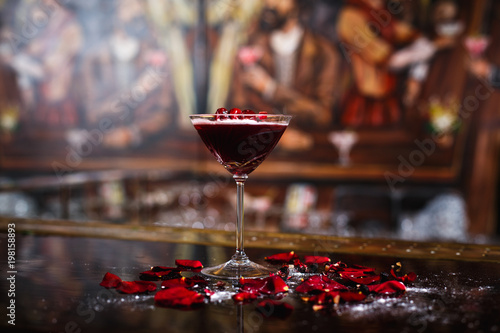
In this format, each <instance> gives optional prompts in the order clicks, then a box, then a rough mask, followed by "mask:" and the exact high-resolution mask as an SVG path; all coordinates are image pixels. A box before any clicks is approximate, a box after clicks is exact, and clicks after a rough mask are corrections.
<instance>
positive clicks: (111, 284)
mask: <svg viewBox="0 0 500 333" xmlns="http://www.w3.org/2000/svg"><path fill="white" fill-rule="evenodd" d="M121 283H122V279H121V278H120V277H119V276H117V275H115V274H112V273H110V272H107V273H106V274H104V277H103V278H102V281H101V283H99V285H100V286H103V287H106V288H116V287H118V286H119V285H120V284H121Z"/></svg>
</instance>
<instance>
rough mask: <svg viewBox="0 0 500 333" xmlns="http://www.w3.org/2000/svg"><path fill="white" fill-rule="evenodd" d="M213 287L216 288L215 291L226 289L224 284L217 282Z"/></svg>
mask: <svg viewBox="0 0 500 333" xmlns="http://www.w3.org/2000/svg"><path fill="white" fill-rule="evenodd" d="M215 287H217V289H219V290H224V289H225V288H226V282H224V281H217V283H216V284H215Z"/></svg>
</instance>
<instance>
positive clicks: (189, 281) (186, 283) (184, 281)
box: [161, 275, 208, 289]
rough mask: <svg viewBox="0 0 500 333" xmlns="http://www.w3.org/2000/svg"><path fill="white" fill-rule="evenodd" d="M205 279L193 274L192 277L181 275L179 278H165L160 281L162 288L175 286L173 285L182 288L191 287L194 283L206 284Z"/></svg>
mask: <svg viewBox="0 0 500 333" xmlns="http://www.w3.org/2000/svg"><path fill="white" fill-rule="evenodd" d="M207 284H208V283H207V281H206V280H205V279H204V278H202V277H201V276H198V275H196V276H193V277H192V278H186V277H181V278H179V279H170V280H165V281H163V282H162V283H161V287H162V288H165V289H167V288H175V287H184V288H192V287H194V286H196V285H198V286H206V285H207Z"/></svg>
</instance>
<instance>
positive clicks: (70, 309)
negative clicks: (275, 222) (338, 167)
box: [0, 231, 500, 333]
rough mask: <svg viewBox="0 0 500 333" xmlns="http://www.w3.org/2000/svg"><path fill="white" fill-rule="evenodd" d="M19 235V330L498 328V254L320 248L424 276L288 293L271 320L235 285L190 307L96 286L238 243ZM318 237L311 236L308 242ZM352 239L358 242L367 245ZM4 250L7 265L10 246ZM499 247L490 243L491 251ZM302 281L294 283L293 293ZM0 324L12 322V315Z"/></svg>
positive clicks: (210, 255) (219, 256) (222, 253)
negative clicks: (239, 298) (285, 306)
mask: <svg viewBox="0 0 500 333" xmlns="http://www.w3.org/2000/svg"><path fill="white" fill-rule="evenodd" d="M191 232H192V231H191ZM173 237H174V238H177V239H178V240H180V239H182V237H183V234H182V232H181V231H178V232H177V233H175V232H174V235H173ZM6 238H7V237H6V234H0V240H1V243H3V244H5V241H6ZM284 240H285V241H286V238H284ZM16 241H17V243H16V244H17V249H18V254H17V258H16V259H17V265H18V267H17V270H18V274H17V277H16V279H17V280H16V285H17V290H16V305H17V307H16V328H17V329H20V330H23V331H40V332H45V331H50V332H67V331H69V332H80V330H81V332H85V331H88V332H132V331H133V332H151V331H158V330H162V331H167V332H183V333H186V332H187V333H189V332H228V333H229V332H231V333H233V332H273V333H275V332H285V331H286V332H304V331H309V332H310V331H325V330H326V331H329V330H331V329H332V327H335V330H336V331H340V332H342V331H354V330H355V331H359V332H380V331H389V332H390V331H398V332H403V331H408V332H412V331H421V330H422V331H423V330H425V331H456V330H459V331H464V330H465V331H467V330H470V331H478V330H483V331H484V332H487V331H494V330H495V329H499V328H500V319H499V318H498V315H497V314H498V313H499V311H500V304H499V303H498V297H500V267H499V264H500V260H493V261H489V262H487V261H464V260H450V259H441V260H435V259H431V258H429V256H427V257H425V256H421V257H413V258H411V257H405V256H404V255H402V256H399V255H398V256H379V255H377V253H376V252H374V251H371V253H364V254H360V253H357V254H356V253H352V254H350V253H341V252H335V251H326V250H325V251H317V252H316V254H325V255H328V256H330V257H331V258H332V260H333V261H338V260H342V261H344V262H349V263H356V264H362V265H367V266H370V267H374V268H376V270H377V271H379V272H380V271H386V270H387V269H388V267H390V265H391V264H394V263H395V261H396V260H399V261H401V262H402V264H403V265H404V266H405V267H406V269H407V270H408V271H414V272H416V273H417V274H418V279H417V281H416V282H415V283H414V284H413V285H412V286H410V287H409V288H408V290H407V292H406V293H405V294H404V295H402V296H401V297H399V298H386V297H381V298H376V299H374V300H373V301H372V302H361V303H352V304H349V303H345V304H339V305H338V306H335V307H332V308H331V309H329V310H328V311H314V310H313V308H312V307H311V305H310V304H308V303H306V302H304V301H303V300H302V299H301V298H300V297H299V295H297V294H295V293H294V292H293V291H291V292H289V293H288V294H286V295H285V297H284V298H283V299H282V300H281V301H283V302H287V303H289V304H290V305H292V306H293V308H294V310H293V312H292V314H291V316H290V317H288V318H286V319H279V318H267V317H266V316H264V315H263V314H262V313H261V312H259V311H257V310H256V304H255V303H251V304H247V305H236V304H235V303H234V302H233V301H232V299H231V295H232V294H233V293H234V292H235V290H236V287H235V286H231V285H228V286H227V287H226V288H225V289H224V292H221V293H218V294H217V296H216V297H213V298H212V299H211V301H210V302H207V303H206V304H204V305H203V306H202V307H201V308H199V309H195V310H190V311H181V310H177V309H170V308H162V307H158V306H156V305H155V303H154V293H153V294H148V295H124V294H119V293H117V292H116V291H115V290H109V289H105V288H103V287H101V286H99V283H100V281H101V280H102V278H103V276H104V274H105V273H106V272H111V273H114V274H117V275H119V276H120V277H121V278H122V279H124V280H137V279H138V275H139V273H140V272H142V271H144V270H147V269H149V267H151V266H155V265H173V263H174V261H175V259H176V258H185V259H197V260H201V261H202V262H203V263H204V264H205V265H208V264H211V263H212V262H214V261H217V262H218V261H220V260H223V259H225V258H226V257H227V256H230V255H231V253H232V250H233V249H232V247H231V246H229V247H224V246H216V245H210V246H207V245H202V244H200V243H198V244H193V243H191V242H182V241H180V242H179V241H178V242H166V241H134V240H118V239H106V238H94V237H67V236H41V235H22V234H21V233H19V234H18V236H17V238H16ZM312 241H313V239H307V243H308V244H310V243H311V242H312ZM353 242H354V243H355V241H354V240H353ZM229 244H231V242H229ZM288 244H289V242H287V243H285V244H283V246H284V245H287V246H288ZM353 245H354V246H357V247H358V248H359V247H360V246H361V245H362V243H356V244H353ZM395 246H397V244H396V245H395ZM294 247H295V250H296V251H297V253H299V254H300V255H304V254H312V253H314V251H311V250H309V249H308V248H307V247H302V246H301V245H300V243H297V244H295V245H294ZM443 247H446V246H445V245H443ZM326 248H327V247H323V249H326ZM450 248H451V245H450ZM317 249H319V247H318V248H317ZM1 251H2V253H3V255H2V257H1V262H2V265H5V264H6V260H5V259H4V258H6V256H5V249H3V247H2V250H1ZM498 251H500V249H498V248H493V247H492V248H490V250H489V253H492V254H494V253H497V252H498ZM248 252H249V254H250V255H252V257H254V258H261V262H262V260H263V258H264V257H265V256H268V255H270V254H274V253H277V252H279V250H278V249H276V248H271V247H265V246H263V247H259V248H256V247H252V246H249V249H248ZM297 281H299V280H294V279H291V280H289V282H288V283H289V285H290V286H291V290H293V288H294V283H297ZM7 289H8V285H7V281H6V280H5V279H2V280H1V282H0V292H1V293H2V294H6V293H7ZM6 302H7V299H6V298H2V300H1V301H0V306H6V305H7V303H6ZM1 325H2V326H3V327H4V328H9V329H10V328H12V327H9V326H7V323H6V322H5V321H4V322H2V323H1Z"/></svg>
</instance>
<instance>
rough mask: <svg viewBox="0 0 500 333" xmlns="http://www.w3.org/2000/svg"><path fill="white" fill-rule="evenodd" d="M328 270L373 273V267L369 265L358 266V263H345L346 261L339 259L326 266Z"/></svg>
mask: <svg viewBox="0 0 500 333" xmlns="http://www.w3.org/2000/svg"><path fill="white" fill-rule="evenodd" d="M328 270H329V271H334V272H353V273H356V272H358V273H359V272H361V273H364V274H370V273H372V274H375V269H374V268H371V267H366V266H360V265H347V264H346V263H344V262H342V261H339V262H336V263H335V264H333V265H330V266H328Z"/></svg>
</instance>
